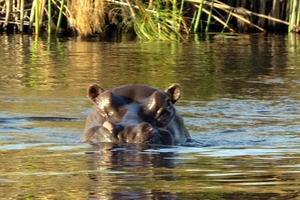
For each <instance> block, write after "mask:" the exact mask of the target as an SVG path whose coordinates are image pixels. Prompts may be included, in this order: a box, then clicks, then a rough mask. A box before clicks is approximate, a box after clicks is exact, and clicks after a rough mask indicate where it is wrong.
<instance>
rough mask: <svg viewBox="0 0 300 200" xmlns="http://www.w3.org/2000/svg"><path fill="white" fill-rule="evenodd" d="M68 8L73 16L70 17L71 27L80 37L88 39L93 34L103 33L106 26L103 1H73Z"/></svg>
mask: <svg viewBox="0 0 300 200" xmlns="http://www.w3.org/2000/svg"><path fill="white" fill-rule="evenodd" d="M67 7H68V8H69V10H70V13H72V14H70V15H71V16H68V20H69V26H70V27H71V28H73V29H75V30H76V31H77V32H78V34H79V35H80V36H83V37H86V36H88V35H90V34H93V33H103V32H104V25H105V18H104V17H105V14H104V8H105V3H104V1H102V0H72V1H68V5H67Z"/></svg>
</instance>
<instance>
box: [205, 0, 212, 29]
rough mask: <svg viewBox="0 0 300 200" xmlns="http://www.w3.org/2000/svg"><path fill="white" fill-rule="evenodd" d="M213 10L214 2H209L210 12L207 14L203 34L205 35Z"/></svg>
mask: <svg viewBox="0 0 300 200" xmlns="http://www.w3.org/2000/svg"><path fill="white" fill-rule="evenodd" d="M213 10H214V0H212V1H211V6H210V12H209V15H208V19H207V23H206V27H205V32H206V33H207V32H208V31H209V25H210V22H211V17H212V12H213Z"/></svg>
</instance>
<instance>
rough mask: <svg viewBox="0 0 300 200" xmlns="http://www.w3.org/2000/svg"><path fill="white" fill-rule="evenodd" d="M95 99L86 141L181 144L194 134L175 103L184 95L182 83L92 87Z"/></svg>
mask: <svg viewBox="0 0 300 200" xmlns="http://www.w3.org/2000/svg"><path fill="white" fill-rule="evenodd" d="M87 93H88V97H89V98H90V99H91V100H92V102H93V103H94V107H93V109H92V111H91V113H90V114H89V115H88V116H87V119H86V125H85V129H84V133H83V136H82V138H81V141H82V142H90V143H99V142H115V143H141V144H160V145H177V144H182V143H185V142H186V141H187V140H189V139H190V135H189V133H188V131H187V129H186V127H185V125H184V121H183V119H182V117H181V115H180V114H179V113H178V112H177V111H176V109H175V107H174V104H175V103H176V102H177V101H178V99H179V98H180V97H181V94H182V91H181V87H180V85H179V84H176V83H174V84H172V85H171V86H170V87H168V88H167V89H166V90H165V91H162V90H159V89H156V88H153V87H150V86H147V85H141V84H128V85H123V86H119V87H116V88H114V89H111V90H104V89H103V88H102V87H100V86H98V85H97V84H93V85H91V86H89V87H88V92H87Z"/></svg>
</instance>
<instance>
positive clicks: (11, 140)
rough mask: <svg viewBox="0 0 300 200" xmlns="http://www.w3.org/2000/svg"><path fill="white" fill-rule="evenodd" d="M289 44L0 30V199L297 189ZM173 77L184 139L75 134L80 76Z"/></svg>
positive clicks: (297, 82)
mask: <svg viewBox="0 0 300 200" xmlns="http://www.w3.org/2000/svg"><path fill="white" fill-rule="evenodd" d="M299 42H300V40H299V37H298V36H294V35H293V36H275V35H269V36H264V35H228V36H220V35H210V36H207V37H197V36H195V37H194V36H193V37H191V40H190V41H188V42H185V43H176V42H138V41H128V40H125V39H124V40H123V41H121V42H116V41H113V40H110V41H99V40H97V39H96V38H94V39H90V40H88V41H83V40H80V39H77V38H63V39H54V38H52V39H49V40H48V39H47V38H39V39H34V38H32V37H30V36H26V35H24V36H21V35H13V36H4V35H2V36H0V52H1V54H0V61H1V66H0V69H1V70H0V77H1V81H0V99H1V101H0V198H1V199H300V192H299V186H300V176H299V174H300V173H299V172H300V139H299V138H300V137H299V135H300V128H299V127H300V117H299V113H300V109H299V108H300V97H299V93H300V68H299V66H300V57H299V55H300V54H299V53H300V49H299V47H298V43H299ZM173 82H177V83H180V84H181V86H182V88H183V92H184V93H183V97H182V98H181V99H180V101H179V102H177V103H176V105H177V109H178V111H179V112H180V113H181V114H182V115H183V117H184V120H185V122H186V125H187V128H188V130H189V131H190V133H191V136H192V138H193V139H194V140H195V142H193V143H190V144H188V145H187V146H176V147H164V146H145V145H133V144H127V145H126V144H110V143H101V144H99V145H95V146H91V145H89V144H83V143H79V142H78V141H79V139H80V136H81V134H82V131H83V127H84V121H85V117H86V116H87V114H88V113H89V111H90V110H91V106H92V103H91V102H90V101H89V100H88V99H87V98H86V89H87V87H88V86H89V85H90V84H92V83H98V84H99V85H101V86H102V87H104V88H107V89H109V88H112V87H115V86H118V85H122V84H127V83H143V84H148V85H152V86H154V87H158V88H161V89H165V88H167V87H168V86H169V85H170V84H171V83H173Z"/></svg>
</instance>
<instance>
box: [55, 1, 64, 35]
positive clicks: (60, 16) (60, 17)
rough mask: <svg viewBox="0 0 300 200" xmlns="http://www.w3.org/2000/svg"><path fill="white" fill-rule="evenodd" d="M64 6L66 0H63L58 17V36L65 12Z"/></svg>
mask: <svg viewBox="0 0 300 200" xmlns="http://www.w3.org/2000/svg"><path fill="white" fill-rule="evenodd" d="M64 6H65V0H62V1H61V5H60V8H59V15H58V20H57V24H56V35H57V34H58V32H59V29H60V24H61V19H62V13H63V10H64Z"/></svg>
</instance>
